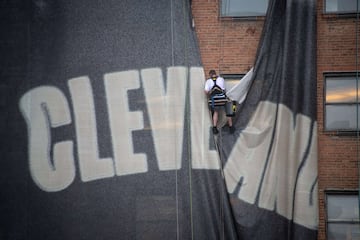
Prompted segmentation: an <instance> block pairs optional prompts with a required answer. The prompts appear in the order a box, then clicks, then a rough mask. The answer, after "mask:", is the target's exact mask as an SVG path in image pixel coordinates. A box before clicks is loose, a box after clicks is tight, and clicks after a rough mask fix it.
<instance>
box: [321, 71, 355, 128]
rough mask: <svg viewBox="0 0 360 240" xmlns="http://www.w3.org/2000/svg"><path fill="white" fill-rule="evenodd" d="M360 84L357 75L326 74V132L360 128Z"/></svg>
mask: <svg viewBox="0 0 360 240" xmlns="http://www.w3.org/2000/svg"><path fill="white" fill-rule="evenodd" d="M359 83H360V82H359V77H358V76H356V73H343V74H340V75H330V74H325V87H324V88H325V116H324V117H325V118H324V120H325V123H324V125H325V130H326V131H357V130H358V128H359V127H360V121H359V119H360V113H359V112H360V109H359V98H360V95H359V93H360V91H359V88H360V85H359ZM356 89H357V91H356Z"/></svg>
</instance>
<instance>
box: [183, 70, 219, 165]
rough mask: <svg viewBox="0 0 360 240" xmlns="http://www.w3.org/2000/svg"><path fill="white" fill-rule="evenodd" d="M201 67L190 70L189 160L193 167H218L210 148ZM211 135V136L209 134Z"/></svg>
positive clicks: (216, 157) (208, 117)
mask: <svg viewBox="0 0 360 240" xmlns="http://www.w3.org/2000/svg"><path fill="white" fill-rule="evenodd" d="M204 76H205V75H204V70H203V68H200V67H197V68H194V67H193V68H191V71H190V81H189V84H190V109H191V110H190V116H191V121H190V122H191V160H192V167H193V168H195V169H219V162H220V161H219V154H218V153H217V151H216V150H210V141H213V140H212V139H211V140H210V127H211V118H210V115H209V108H208V105H207V101H206V97H205V94H204V84H205V79H204ZM211 137H213V136H211Z"/></svg>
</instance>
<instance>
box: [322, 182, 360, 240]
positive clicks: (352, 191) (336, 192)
mask: <svg viewBox="0 0 360 240" xmlns="http://www.w3.org/2000/svg"><path fill="white" fill-rule="evenodd" d="M359 193H360V192H359V190H357V189H341V190H338V189H326V190H325V191H324V194H325V201H324V211H325V239H328V235H329V226H328V225H329V223H330V224H331V223H340V224H341V223H343V224H357V225H359V226H360V213H358V214H359V218H358V219H357V220H356V221H354V220H349V221H346V220H344V219H340V220H333V219H332V220H329V216H328V196H330V195H338V196H346V195H347V196H348V195H351V196H357V197H358V198H359ZM358 201H359V199H358Z"/></svg>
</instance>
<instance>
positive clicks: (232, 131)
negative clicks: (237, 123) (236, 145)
mask: <svg viewBox="0 0 360 240" xmlns="http://www.w3.org/2000/svg"><path fill="white" fill-rule="evenodd" d="M234 132H235V127H234V126H231V127H230V133H231V134H233V133H234Z"/></svg>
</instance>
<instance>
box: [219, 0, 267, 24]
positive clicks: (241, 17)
mask: <svg viewBox="0 0 360 240" xmlns="http://www.w3.org/2000/svg"><path fill="white" fill-rule="evenodd" d="M249 1H250V0H249ZM267 1H268V5H267V6H266V10H265V12H264V14H261V15H243V16H237V15H224V14H223V12H222V6H223V5H222V4H223V2H224V0H220V1H219V17H220V18H221V19H239V20H257V19H264V18H265V16H266V12H267V8H268V6H269V1H270V0H267Z"/></svg>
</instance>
